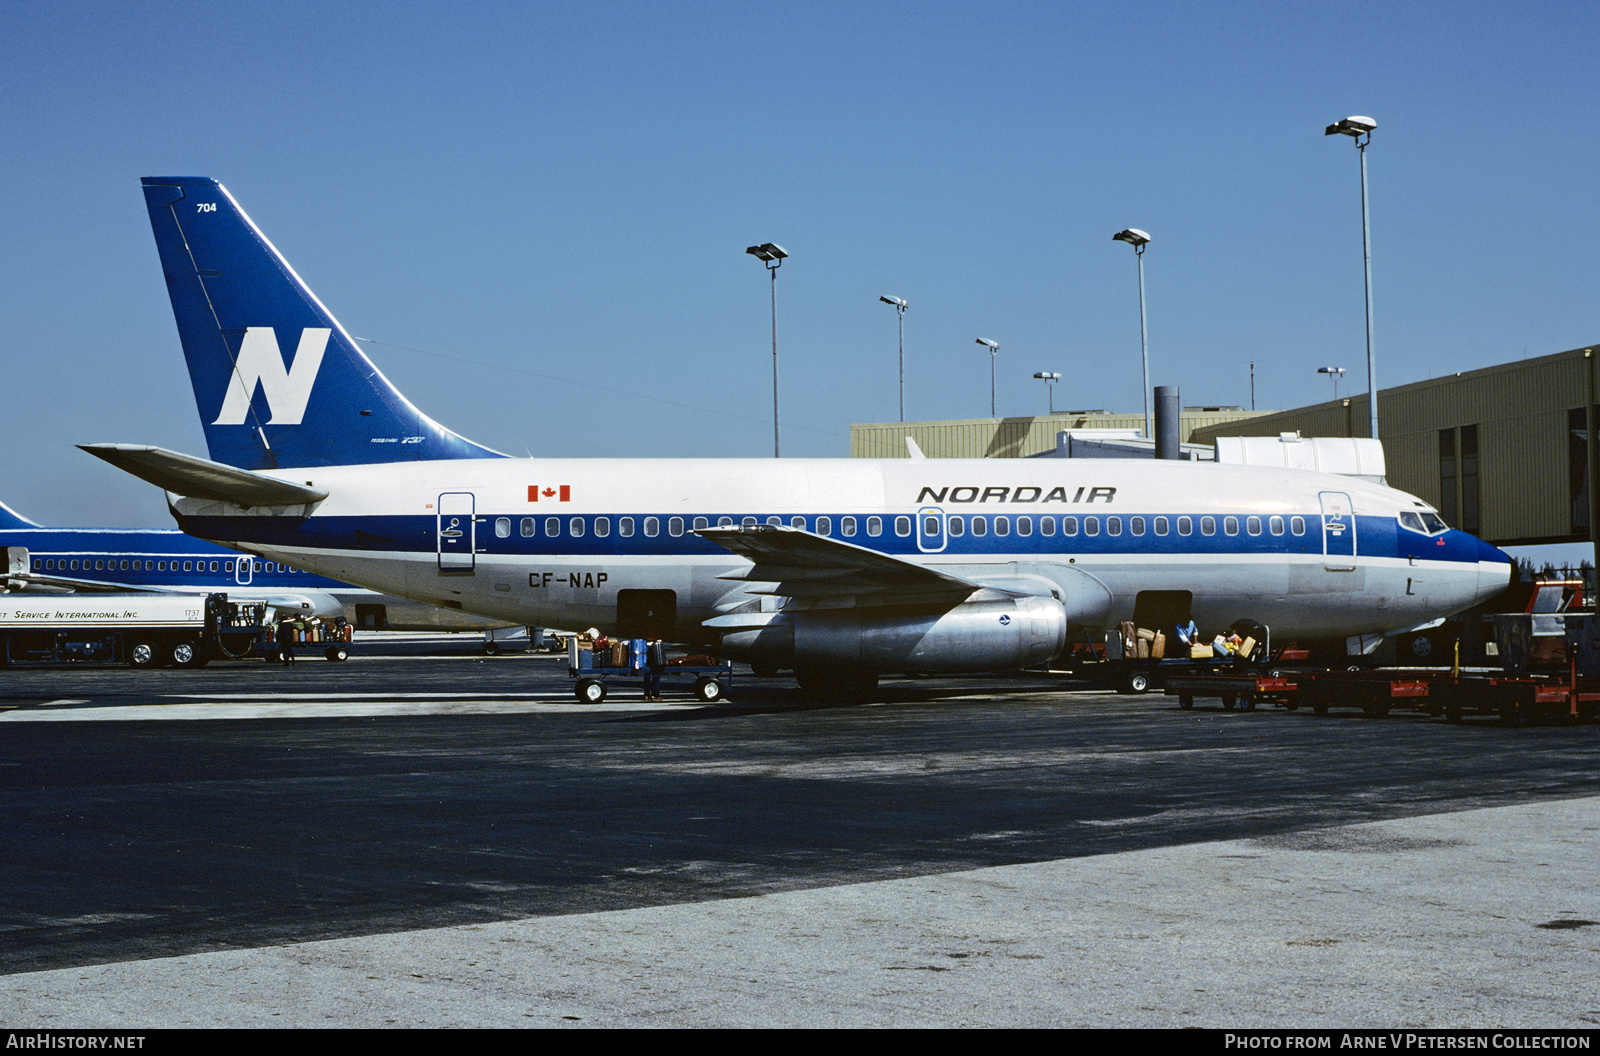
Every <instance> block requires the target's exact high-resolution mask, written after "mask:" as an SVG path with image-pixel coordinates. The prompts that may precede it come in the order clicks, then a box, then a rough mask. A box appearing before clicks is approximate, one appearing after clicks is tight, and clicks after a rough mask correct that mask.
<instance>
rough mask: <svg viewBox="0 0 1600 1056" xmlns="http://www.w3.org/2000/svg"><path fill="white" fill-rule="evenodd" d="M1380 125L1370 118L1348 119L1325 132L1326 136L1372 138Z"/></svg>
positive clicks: (1357, 117)
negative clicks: (1373, 131) (1374, 130)
mask: <svg viewBox="0 0 1600 1056" xmlns="http://www.w3.org/2000/svg"><path fill="white" fill-rule="evenodd" d="M1377 127H1378V123H1377V122H1376V121H1374V120H1372V118H1370V117H1361V116H1360V115H1356V116H1355V117H1347V118H1345V119H1344V120H1343V121H1336V122H1334V123H1333V124H1331V125H1329V126H1328V127H1327V128H1326V129H1324V130H1323V133H1322V134H1323V135H1325V136H1352V137H1357V138H1359V137H1361V136H1370V135H1371V134H1372V130H1373V129H1375V128H1377Z"/></svg>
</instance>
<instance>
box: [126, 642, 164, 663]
mask: <svg viewBox="0 0 1600 1056" xmlns="http://www.w3.org/2000/svg"><path fill="white" fill-rule="evenodd" d="M160 665H161V654H160V652H158V651H157V650H156V647H155V646H154V645H152V644H151V643H149V642H134V643H133V644H132V645H130V646H129V647H128V666H129V667H159V666H160Z"/></svg>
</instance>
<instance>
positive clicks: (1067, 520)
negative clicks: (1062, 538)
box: [1061, 517, 1078, 535]
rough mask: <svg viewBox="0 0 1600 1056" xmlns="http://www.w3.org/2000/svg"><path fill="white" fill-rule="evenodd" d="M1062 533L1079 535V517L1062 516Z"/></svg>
mask: <svg viewBox="0 0 1600 1056" xmlns="http://www.w3.org/2000/svg"><path fill="white" fill-rule="evenodd" d="M1061 534H1062V535H1077V534H1078V519H1077V518H1076V517H1063V518H1061Z"/></svg>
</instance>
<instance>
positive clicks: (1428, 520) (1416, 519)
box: [1400, 510, 1450, 535]
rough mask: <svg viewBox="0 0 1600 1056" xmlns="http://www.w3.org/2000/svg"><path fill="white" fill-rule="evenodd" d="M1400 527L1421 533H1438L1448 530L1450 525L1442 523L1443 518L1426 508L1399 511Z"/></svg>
mask: <svg viewBox="0 0 1600 1056" xmlns="http://www.w3.org/2000/svg"><path fill="white" fill-rule="evenodd" d="M1400 527H1402V528H1409V529H1411V530H1412V531H1413V532H1421V533H1422V534H1423V535H1438V534H1439V533H1440V532H1447V531H1449V530H1450V526H1449V525H1448V524H1445V523H1444V519H1443V518H1441V517H1440V516H1439V515H1438V514H1437V513H1432V512H1429V511H1428V510H1420V511H1412V510H1402V511H1400Z"/></svg>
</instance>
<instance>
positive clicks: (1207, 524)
mask: <svg viewBox="0 0 1600 1056" xmlns="http://www.w3.org/2000/svg"><path fill="white" fill-rule="evenodd" d="M1200 534H1201V535H1216V534H1217V519H1216V518H1215V517H1202V518H1200Z"/></svg>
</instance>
